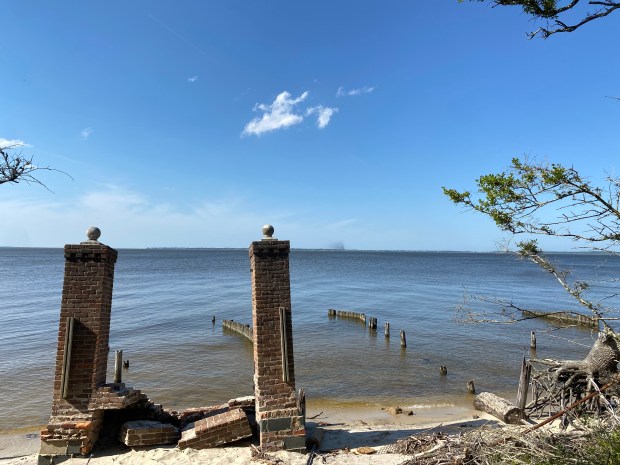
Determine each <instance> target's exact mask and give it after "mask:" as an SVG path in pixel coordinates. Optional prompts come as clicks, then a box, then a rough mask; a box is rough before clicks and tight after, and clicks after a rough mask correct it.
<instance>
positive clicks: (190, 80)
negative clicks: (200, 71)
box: [187, 76, 198, 82]
mask: <svg viewBox="0 0 620 465" xmlns="http://www.w3.org/2000/svg"><path fill="white" fill-rule="evenodd" d="M197 80H198V76H192V77H191V78H187V82H196V81H197Z"/></svg>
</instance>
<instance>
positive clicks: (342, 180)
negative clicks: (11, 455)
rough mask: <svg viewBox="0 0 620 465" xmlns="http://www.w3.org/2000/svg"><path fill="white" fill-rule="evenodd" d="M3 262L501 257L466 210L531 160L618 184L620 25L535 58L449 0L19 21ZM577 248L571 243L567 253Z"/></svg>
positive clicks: (182, 7) (2, 218)
mask: <svg viewBox="0 0 620 465" xmlns="http://www.w3.org/2000/svg"><path fill="white" fill-rule="evenodd" d="M0 16H1V17H2V18H3V34H2V38H1V39H0V56H2V62H3V65H4V67H3V72H2V73H0V110H1V111H0V142H2V140H4V141H5V143H6V141H21V142H23V143H24V144H27V145H26V146H25V147H23V148H22V150H23V153H24V154H28V155H34V157H35V162H36V163H37V164H39V165H41V166H51V167H54V168H57V169H59V170H62V171H65V172H67V173H69V174H70V175H71V176H72V177H73V179H74V180H73V181H72V180H71V179H69V178H68V177H66V176H64V175H62V174H59V173H53V172H52V173H42V174H41V176H40V177H41V179H42V180H43V181H44V182H45V183H46V185H47V186H48V187H49V189H50V190H51V191H53V193H50V192H48V191H47V190H45V189H43V188H41V187H40V186H36V185H32V186H28V185H25V184H19V185H10V186H7V185H3V186H0V225H1V227H0V246H51V247H59V246H62V245H63V244H65V243H74V242H79V241H81V240H83V239H84V237H85V236H84V231H85V230H86V228H87V227H88V226H90V225H96V226H99V227H100V228H101V230H102V231H103V234H102V237H101V241H102V242H104V243H107V244H109V245H111V246H113V247H117V248H122V247H155V246H163V247H173V246H187V247H246V246H247V245H248V244H249V242H251V241H252V240H256V239H258V238H260V228H261V226H262V225H263V224H264V223H272V224H273V225H274V226H275V228H276V234H275V235H276V236H277V237H278V238H282V239H289V240H291V242H292V246H293V247H304V248H323V247H332V246H337V245H343V246H344V247H346V248H351V249H398V250H402V249H405V250H476V251H478V250H494V249H495V247H496V245H495V242H496V241H497V240H500V239H501V238H502V237H503V236H502V235H501V233H499V232H498V230H497V229H496V228H495V227H494V226H493V225H492V224H491V223H490V221H489V220H487V219H486V218H484V217H482V216H479V215H476V214H474V213H471V212H464V211H463V210H461V209H460V208H458V207H456V206H454V205H453V204H451V203H450V202H449V201H448V200H447V198H445V196H444V195H443V194H442V190H441V187H442V186H448V187H455V188H462V189H466V188H472V187H473V185H474V180H475V179H476V178H477V177H478V176H479V175H480V174H484V173H489V172H495V171H499V170H502V169H504V168H505V167H506V166H507V165H508V164H509V163H510V159H511V158H512V157H513V156H523V155H524V154H527V155H529V156H531V157H536V158H537V159H540V160H548V161H552V162H560V163H564V164H567V165H573V166H575V167H576V168H578V169H579V170H580V171H581V172H582V173H584V174H586V175H588V176H590V177H591V178H592V179H593V180H594V181H597V180H600V179H602V178H603V177H604V176H605V175H606V174H609V173H611V174H613V173H617V172H618V171H619V170H620V166H619V160H620V157H619V155H620V154H619V148H620V131H619V130H618V129H619V128H618V122H619V120H620V103H618V101H616V100H613V99H610V98H606V96H620V80H619V79H618V75H619V74H620V73H619V71H620V62H619V61H618V60H617V59H616V58H617V44H618V41H619V38H620V27H619V25H620V23H619V22H618V21H619V19H618V18H620V16H618V18H616V17H614V15H611V16H610V17H608V18H607V19H603V20H600V21H595V22H593V23H591V24H590V25H587V26H585V27H584V28H582V29H580V30H578V31H577V32H574V33H572V34H558V35H556V36H553V37H551V38H550V39H548V40H541V39H538V40H527V39H526V37H525V34H526V32H528V31H530V30H532V29H534V28H535V27H536V24H535V23H532V22H531V20H530V19H529V18H528V17H527V16H525V15H524V14H522V13H521V12H520V10H519V9H518V8H507V7H504V8H490V7H489V6H488V5H487V4H484V3H478V2H473V3H470V2H465V3H459V2H457V0H433V1H391V2H379V1H363V0H362V1H359V0H358V1H355V2H354V1H338V2H333V1H323V0H315V1H312V2H306V1H296V2H290V1H264V0H259V1H252V2H248V1H245V2H241V1H235V0H226V1H210V2H202V1H198V0H196V1H178V2H174V3H173V2H164V1H153V0H151V1H131V2H119V1H108V2H83V1H79V2H78V1H62V2H35V1H33V0H3V1H2V3H0ZM569 247H570V244H566V243H565V244H559V245H555V246H552V248H556V249H567V248H569Z"/></svg>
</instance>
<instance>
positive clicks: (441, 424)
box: [0, 407, 497, 465]
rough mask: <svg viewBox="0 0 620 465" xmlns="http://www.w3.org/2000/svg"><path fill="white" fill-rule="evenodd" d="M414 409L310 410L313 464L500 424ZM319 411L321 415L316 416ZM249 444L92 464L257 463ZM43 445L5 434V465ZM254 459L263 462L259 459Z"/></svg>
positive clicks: (135, 454)
mask: <svg viewBox="0 0 620 465" xmlns="http://www.w3.org/2000/svg"><path fill="white" fill-rule="evenodd" d="M321 411H322V413H321ZM414 412H415V414H414V415H411V416H408V415H406V414H401V415H390V414H388V413H386V412H384V411H382V410H381V409H380V408H378V407H363V408H355V409H351V408H331V407H330V408H329V409H328V410H324V409H321V408H320V407H318V408H316V409H314V410H313V409H312V408H311V409H309V410H308V412H307V415H308V418H309V419H308V421H307V425H306V426H307V429H308V430H312V429H313V428H316V427H320V428H321V429H323V430H324V437H323V442H322V444H321V448H320V449H321V450H320V451H318V454H319V456H317V457H315V459H314V463H317V464H318V463H321V464H328V465H331V464H351V465H370V464H373V465H391V464H394V465H396V464H400V463H402V462H403V461H405V460H407V459H408V458H410V457H409V456H404V455H398V454H381V453H375V454H372V455H358V454H356V453H355V452H356V449H357V448H360V447H372V448H373V449H375V450H377V451H380V449H381V448H382V447H383V446H386V445H389V444H393V443H394V442H396V441H397V440H399V439H403V438H406V437H408V436H411V435H414V434H423V433H428V432H430V431H442V432H444V433H451V432H454V433H456V432H459V431H463V430H464V429H471V428H474V427H477V426H482V425H484V424H497V420H495V419H494V418H493V417H491V416H489V415H487V414H485V413H482V412H477V411H475V410H471V409H467V408H462V407H447V408H430V409H415V410H414ZM319 414H320V415H319ZM317 415H318V416H317ZM314 416H317V417H316V418H312V417H314ZM474 417H477V418H474ZM249 444H250V443H249V442H242V443H239V444H237V445H235V447H219V448H215V449H205V450H192V449H188V450H183V451H181V450H178V449H176V448H174V447H162V446H159V447H144V448H133V449H129V448H124V447H122V446H118V447H114V448H110V449H106V450H99V449H95V451H94V454H93V456H92V458H90V461H89V462H88V465H91V464H92V465H143V464H145V465H151V464H152V465H155V464H159V465H176V464H179V465H190V464H191V465H242V464H248V463H251V462H252V457H251V449H250V445H249ZM38 450H39V439H38V431H34V432H33V431H20V432H18V433H16V434H9V435H0V464H7V465H18V464H19V465H35V464H36V463H37V453H38ZM270 455H272V456H273V457H277V458H278V459H280V460H282V461H283V462H284V463H285V464H290V465H305V464H306V463H307V461H308V457H309V455H308V454H298V453H291V452H278V453H275V454H270ZM87 461H88V460H85V459H84V458H74V459H69V460H67V461H66V462H63V463H66V464H68V465H71V464H73V465H77V464H81V465H85V464H86V462H87ZM254 463H261V462H260V461H257V460H255V461H254ZM262 463H267V462H264V461H263V462H262Z"/></svg>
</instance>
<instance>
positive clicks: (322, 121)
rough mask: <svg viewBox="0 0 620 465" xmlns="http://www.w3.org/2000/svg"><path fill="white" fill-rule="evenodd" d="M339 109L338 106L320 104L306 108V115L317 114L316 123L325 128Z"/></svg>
mask: <svg viewBox="0 0 620 465" xmlns="http://www.w3.org/2000/svg"><path fill="white" fill-rule="evenodd" d="M337 111H338V108H330V107H324V106H322V105H318V106H316V107H311V108H308V109H307V110H306V115H312V114H315V113H316V114H317V118H316V125H317V127H318V128H319V129H323V128H324V127H325V126H327V125H328V124H329V121H330V120H331V118H332V116H333V114H334V113H336V112H337Z"/></svg>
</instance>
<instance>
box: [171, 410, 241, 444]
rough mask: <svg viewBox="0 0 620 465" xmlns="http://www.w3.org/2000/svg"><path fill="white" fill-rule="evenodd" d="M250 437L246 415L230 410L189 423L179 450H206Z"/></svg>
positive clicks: (182, 436)
mask: <svg viewBox="0 0 620 465" xmlns="http://www.w3.org/2000/svg"><path fill="white" fill-rule="evenodd" d="M251 436H252V428H251V427H250V422H249V421H248V417H247V415H246V413H245V412H244V411H243V410H242V409H240V408H237V409H232V410H229V411H227V412H224V413H220V414H217V415H212V416H210V417H207V418H204V419H202V420H198V421H197V422H195V423H190V424H189V425H188V426H187V427H186V428H185V429H184V430H183V431H182V432H181V440H180V441H179V443H178V447H179V449H187V448H188V447H191V448H192V449H206V448H210V447H216V446H221V445H223V444H229V443H231V442H236V441H239V440H240V439H245V438H249V437H251Z"/></svg>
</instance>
